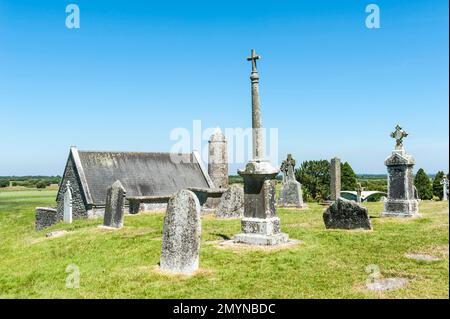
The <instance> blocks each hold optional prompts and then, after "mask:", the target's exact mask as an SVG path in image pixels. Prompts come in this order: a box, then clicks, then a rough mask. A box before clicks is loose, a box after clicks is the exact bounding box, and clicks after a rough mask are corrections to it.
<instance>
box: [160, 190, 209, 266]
mask: <svg viewBox="0 0 450 319" xmlns="http://www.w3.org/2000/svg"><path fill="white" fill-rule="evenodd" d="M200 240H201V217H200V203H199V201H198V198H197V196H195V194H194V193H193V192H191V191H189V190H181V191H179V192H178V193H176V194H175V195H174V196H172V197H171V198H170V200H169V203H168V204H167V211H166V216H165V217H164V226H163V239H162V250H161V259H160V267H161V269H162V270H166V271H170V272H175V273H184V274H192V273H193V272H195V271H196V270H197V269H198V265H199V254H200Z"/></svg>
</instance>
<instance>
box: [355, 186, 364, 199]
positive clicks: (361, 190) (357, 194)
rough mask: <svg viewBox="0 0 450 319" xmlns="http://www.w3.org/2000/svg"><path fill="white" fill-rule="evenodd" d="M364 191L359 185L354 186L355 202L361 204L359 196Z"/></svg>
mask: <svg viewBox="0 0 450 319" xmlns="http://www.w3.org/2000/svg"><path fill="white" fill-rule="evenodd" d="M363 190H364V187H362V186H361V183H358V184H357V185H356V202H358V203H361V196H362V192H363Z"/></svg>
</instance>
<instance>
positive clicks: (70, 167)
mask: <svg viewBox="0 0 450 319" xmlns="http://www.w3.org/2000/svg"><path fill="white" fill-rule="evenodd" d="M67 181H70V185H71V188H72V214H73V219H82V218H88V217H89V216H88V210H89V207H88V205H87V204H86V202H85V200H84V196H83V192H82V187H81V182H80V178H79V176H78V173H77V171H76V167H75V162H74V161H73V158H72V155H70V156H69V159H68V162H67V166H66V170H65V172H64V176H63V178H62V180H61V186H60V189H59V191H58V195H57V198H56V202H57V213H58V218H61V220H62V218H63V215H64V191H65V189H66V184H67Z"/></svg>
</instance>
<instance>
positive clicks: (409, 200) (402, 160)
mask: <svg viewBox="0 0 450 319" xmlns="http://www.w3.org/2000/svg"><path fill="white" fill-rule="evenodd" d="M406 136H408V133H406V132H405V131H404V130H402V128H401V127H400V126H399V125H397V126H396V128H395V132H393V133H391V137H392V138H395V140H396V145H395V150H394V151H392V154H391V156H389V157H388V158H387V159H386V160H385V165H386V166H387V170H388V174H389V176H388V196H387V200H386V202H385V203H384V212H382V213H381V217H390V216H393V217H413V216H418V215H419V202H418V200H417V199H416V198H415V191H414V175H413V168H414V164H415V160H414V158H413V157H412V156H411V155H409V154H407V153H406V151H405V149H404V148H403V138H404V137H406Z"/></svg>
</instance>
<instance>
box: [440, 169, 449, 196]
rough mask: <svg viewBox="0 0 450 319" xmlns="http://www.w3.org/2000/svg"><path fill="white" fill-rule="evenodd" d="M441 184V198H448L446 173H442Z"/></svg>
mask: <svg viewBox="0 0 450 319" xmlns="http://www.w3.org/2000/svg"><path fill="white" fill-rule="evenodd" d="M441 185H442V192H443V196H442V200H448V177H447V175H444V177H443V178H442V180H441Z"/></svg>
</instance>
